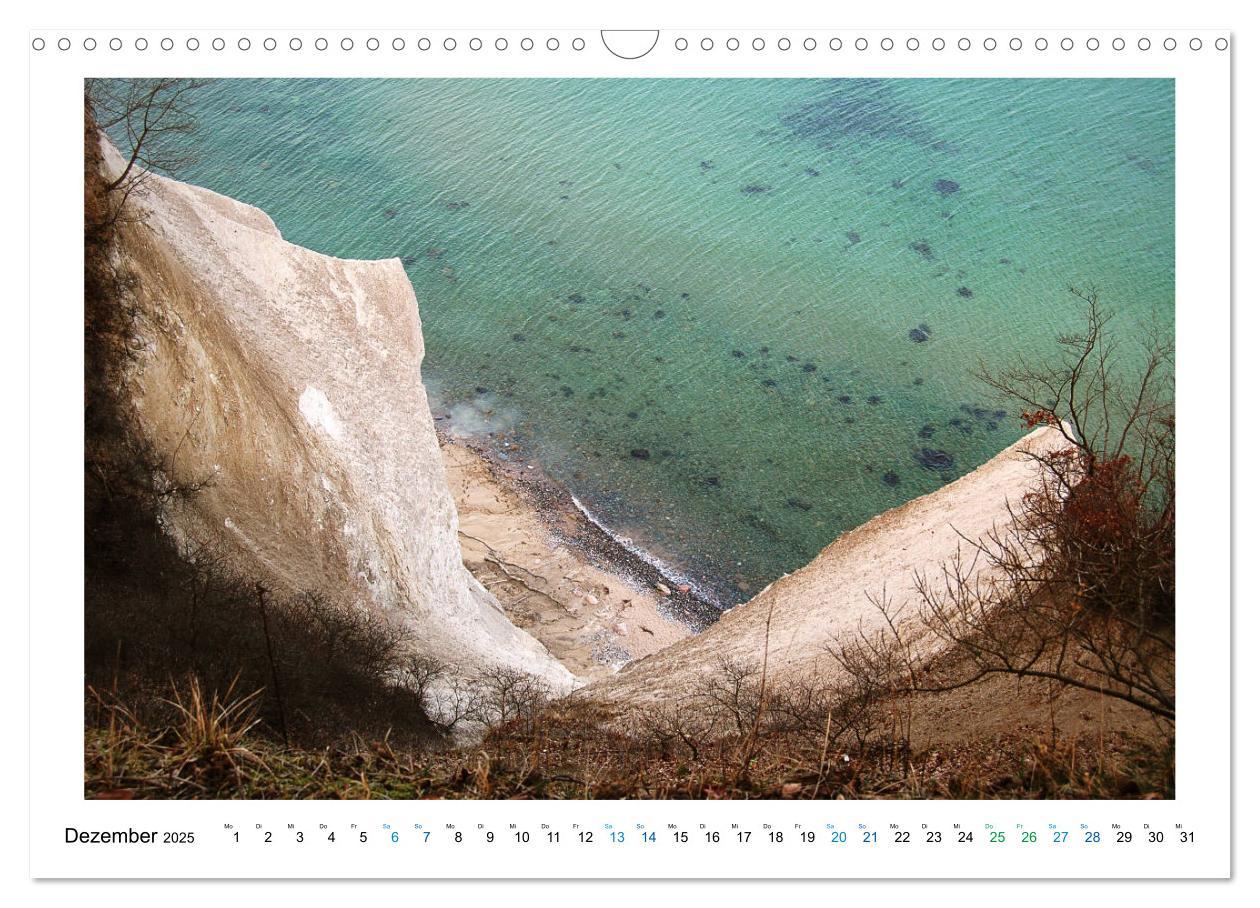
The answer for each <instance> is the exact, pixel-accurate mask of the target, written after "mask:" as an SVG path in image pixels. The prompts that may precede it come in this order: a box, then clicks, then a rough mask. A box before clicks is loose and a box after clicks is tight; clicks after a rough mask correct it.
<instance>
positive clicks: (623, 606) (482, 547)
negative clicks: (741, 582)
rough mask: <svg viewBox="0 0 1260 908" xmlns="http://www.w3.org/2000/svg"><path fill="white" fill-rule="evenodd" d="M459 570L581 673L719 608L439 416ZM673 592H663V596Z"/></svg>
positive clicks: (614, 666) (564, 494) (537, 476)
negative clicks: (466, 571) (454, 513)
mask: <svg viewBox="0 0 1260 908" xmlns="http://www.w3.org/2000/svg"><path fill="white" fill-rule="evenodd" d="M434 422H435V425H436V427H437V434H438V441H439V447H440V449H441V452H442V460H443V463H444V465H445V469H446V475H447V483H448V485H449V486H450V489H451V494H452V495H453V496H454V498H455V505H456V511H457V513H458V515H459V541H460V549H461V554H462V556H463V560H464V564H465V566H466V567H467V568H468V569H469V570H470V571H471V572H472V573H473V575H474V576H475V577H476V578H477V579H478V581H480V582H481V584H482V585H483V586H485V587H486V588H487V589H488V590H490V592H491V593H492V594H493V595H494V597H495V598H496V599H497V600H498V601H499V603H500V605H501V606H502V608H503V610H504V612H505V613H506V614H507V616H508V617H509V618H510V619H511V620H512V622H513V623H514V624H516V625H517V626H518V627H520V628H522V629H523V630H525V631H527V632H528V633H530V634H531V635H532V636H534V637H535V638H536V639H538V640H539V641H540V642H541V643H542V644H543V645H544V646H546V647H547V649H548V650H549V651H550V652H551V654H552V655H553V656H554V657H555V658H556V659H558V660H559V661H560V662H562V663H563V664H564V665H565V667H567V668H568V669H569V670H570V671H572V672H573V673H574V674H575V675H577V676H578V677H580V678H582V679H584V680H586V681H595V680H600V679H603V678H606V677H609V676H611V675H613V674H615V673H616V672H617V671H618V670H619V669H620V668H621V667H622V666H624V665H626V664H628V663H630V662H633V661H636V660H638V659H642V658H644V657H646V656H649V655H651V654H653V653H655V652H657V651H658V650H661V649H664V648H665V647H667V646H669V645H670V644H672V643H675V642H677V641H678V640H681V639H683V638H685V637H689V636H692V635H693V634H695V633H698V632H699V631H701V630H703V629H704V628H705V627H707V626H708V625H710V624H712V623H713V622H714V621H716V620H717V618H718V617H719V615H720V614H721V610H720V609H718V608H717V607H716V606H715V605H714V604H712V603H711V602H708V601H706V600H704V599H702V598H700V597H699V596H697V595H696V594H695V593H694V592H693V591H692V590H691V589H690V588H689V587H688V585H687V584H685V583H679V582H678V581H677V579H676V577H674V576H671V575H670V574H666V573H665V571H663V570H661V568H659V567H658V566H656V565H654V564H653V563H652V562H651V561H649V560H648V559H647V558H645V557H643V555H642V554H640V553H638V552H637V551H636V550H634V548H633V547H632V546H630V545H628V544H627V543H626V542H625V541H623V540H621V539H619V538H618V537H617V536H615V535H614V534H613V533H611V532H610V531H608V530H607V529H606V528H604V527H602V526H601V525H600V524H599V522H598V521H597V520H596V519H595V518H594V517H593V516H592V515H591V514H590V513H589V512H588V511H587V510H586V509H585V507H584V506H583V505H582V504H581V502H580V501H578V500H577V499H576V498H574V497H573V495H572V494H571V493H570V492H569V491H568V490H567V489H565V488H564V487H563V486H561V485H560V484H559V483H557V482H555V481H554V480H552V479H551V478H550V477H548V476H547V475H546V474H545V473H544V472H543V471H542V470H541V469H540V468H538V467H537V466H536V465H534V464H531V463H528V462H526V461H524V460H521V459H510V458H506V457H505V456H504V453H503V452H501V451H499V450H497V448H496V447H495V446H494V444H493V439H492V438H489V437H487V438H486V439H484V440H482V439H478V438H466V437H458V436H456V435H454V434H453V433H452V432H451V431H450V430H449V428H448V427H447V426H445V425H443V423H445V422H446V415H445V414H441V413H439V414H434ZM666 591H668V592H666Z"/></svg>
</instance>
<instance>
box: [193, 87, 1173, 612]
mask: <svg viewBox="0 0 1260 908" xmlns="http://www.w3.org/2000/svg"><path fill="white" fill-rule="evenodd" d="M196 113H197V115H198V118H199V120H200V131H199V132H198V134H197V136H196V143H197V147H198V149H199V152H200V155H201V159H200V161H199V163H198V164H197V165H195V166H194V167H192V168H190V169H188V170H187V171H185V172H183V173H181V174H180V175H179V176H180V177H181V178H183V179H186V180H189V181H191V182H195V183H199V184H201V185H205V186H208V187H210V188H212V189H215V190H217V191H219V192H222V193H225V194H227V195H230V196H233V197H236V198H239V199H242V200H244V201H247V202H249V203H251V204H254V205H257V206H259V207H261V208H263V209H264V210H266V211H267V212H268V213H269V214H270V215H271V216H272V217H273V218H274V219H275V221H276V223H277V224H278V225H279V227H280V229H281V230H282V231H283V233H284V235H285V237H286V238H288V239H289V240H291V241H293V242H295V243H299V244H301V245H303V246H308V247H311V248H313V249H317V250H319V251H321V252H325V253H328V254H332V255H337V256H344V257H352V258H379V257H388V256H399V257H401V258H402V259H403V261H404V263H405V265H406V268H407V272H408V274H409V275H410V276H411V279H412V281H413V283H414V284H415V288H416V295H417V297H418V299H419V304H420V314H421V318H422V320H423V325H424V334H425V340H426V345H427V350H428V353H427V358H426V361H425V369H424V380H425V383H426V385H427V386H428V388H429V390H430V393H431V395H432V398H433V401H434V409H435V410H437V411H439V412H441V413H447V414H450V417H451V419H450V421H449V423H448V425H453V426H454V427H455V428H456V430H457V431H462V432H466V433H484V432H502V433H504V439H505V440H507V441H511V442H514V443H516V444H519V445H520V448H521V455H522V456H527V457H529V458H532V459H534V460H536V461H537V462H538V463H539V464H541V465H542V466H543V467H544V468H545V469H546V471H547V472H548V473H549V474H550V475H551V476H552V477H553V478H554V479H556V480H557V481H559V482H561V483H563V484H564V485H565V486H567V487H568V488H569V489H570V490H571V492H572V493H573V494H574V495H576V496H577V497H578V498H579V499H580V500H581V502H582V503H583V504H584V505H585V506H586V507H587V508H589V509H590V511H591V512H592V513H593V514H594V515H595V516H596V517H597V518H598V519H599V520H600V521H601V522H603V523H604V524H606V525H607V526H609V527H611V528H612V529H613V530H615V531H616V532H617V533H620V534H622V535H624V536H627V537H629V538H630V539H632V540H634V541H635V542H636V544H638V545H639V546H640V547H641V548H643V549H645V550H646V551H649V552H651V553H653V554H654V555H655V556H656V557H658V558H660V559H662V560H663V561H665V562H666V563H668V564H670V565H672V566H674V567H675V568H676V569H677V570H678V571H679V572H680V574H685V575H687V576H688V577H690V578H692V579H693V580H695V581H698V582H699V583H700V584H702V585H704V586H705V587H707V588H708V589H710V590H712V591H713V592H714V593H715V594H716V595H718V596H719V597H720V598H721V599H722V601H723V602H724V603H726V604H729V603H731V602H733V601H738V600H740V599H743V598H747V596H748V595H750V594H751V593H753V592H755V591H756V590H757V589H759V588H760V587H761V586H762V585H764V584H765V583H766V582H768V581H770V580H772V579H773V578H774V577H776V576H778V575H779V574H781V573H783V572H785V571H789V570H792V569H794V568H796V567H798V566H800V565H802V564H804V563H805V562H806V561H808V560H809V559H810V558H812V557H813V556H814V555H815V554H816V553H817V552H818V551H819V550H820V549H821V548H822V547H823V546H825V545H826V544H827V543H829V542H830V541H831V540H833V539H834V538H835V537H836V536H837V535H838V534H839V533H841V532H842V531H844V530H846V529H849V528H852V527H854V526H856V525H858V524H860V523H861V522H863V521H864V520H866V519H868V518H870V517H872V516H873V515H875V514H878V513H880V512H882V511H884V510H887V509H888V508H890V507H893V506H895V505H898V504H901V503H903V502H905V501H907V500H909V499H910V498H913V497H915V496H917V495H920V494H923V493H925V492H928V491H931V490H932V489H935V488H938V487H939V486H940V485H941V484H942V483H944V482H946V481H948V480H950V479H952V478H955V477H957V476H959V475H961V474H963V473H965V472H966V471H968V470H971V469H973V468H974V467H976V466H977V465H979V464H980V463H982V462H984V461H985V460H987V459H988V458H989V457H991V456H992V455H993V454H994V453H995V452H996V451H998V450H999V449H1000V448H1002V447H1004V446H1005V445H1007V444H1009V443H1010V442H1012V441H1013V440H1014V439H1015V438H1017V437H1018V436H1019V434H1020V433H1021V428H1020V425H1019V421H1018V418H1017V414H1016V413H1014V412H1007V411H1008V410H1010V409H1011V408H1010V405H1009V404H1004V403H1002V402H1000V401H995V400H993V399H991V398H989V397H987V396H986V394H985V392H984V390H983V389H982V388H981V386H980V385H979V383H978V382H977V381H976V380H975V378H974V377H973V376H972V370H973V369H974V368H975V367H976V366H977V365H978V363H979V362H980V361H981V360H985V361H987V362H989V363H992V364H996V365H1000V364H1002V363H1003V362H1004V361H1007V360H1009V358H1010V357H1011V356H1012V355H1014V354H1015V353H1016V352H1021V353H1027V354H1032V355H1036V354H1038V353H1045V352H1048V351H1049V350H1050V349H1051V348H1052V347H1053V340H1054V337H1055V335H1056V333H1057V332H1059V331H1062V330H1065V329H1070V328H1072V327H1074V326H1075V325H1076V319H1075V316H1076V313H1077V308H1076V307H1075V306H1074V304H1073V300H1072V298H1071V297H1070V296H1069V295H1068V294H1067V293H1066V292H1065V291H1066V288H1067V287H1068V286H1069V285H1078V286H1079V285H1093V286H1096V287H1097V288H1098V289H1099V290H1100V291H1101V293H1102V295H1103V300H1104V303H1105V304H1106V305H1107V306H1108V307H1109V308H1111V309H1113V310H1114V311H1115V313H1116V321H1115V323H1114V324H1115V325H1116V327H1117V329H1118V330H1119V331H1121V332H1125V331H1132V332H1133V333H1134V334H1135V335H1136V333H1137V329H1139V328H1141V327H1143V326H1145V325H1146V324H1148V323H1150V322H1155V323H1157V324H1162V325H1164V326H1165V327H1171V325H1172V320H1173V299H1174V272H1173V216H1174V212H1173V189H1174V141H1173V136H1174V133H1173V83H1172V82H1171V81H1166V80H1037V79H1012V80H891V81H866V80H862V81H855V80H842V81H815V80H808V81H804V80H712V81H705V80H615V81H614V80H609V81H594V80H427V81H422V80H338V81H296V80H283V81H281V80H277V81H240V80H228V81H221V82H218V83H215V84H214V85H212V86H211V87H209V88H207V89H205V90H203V91H202V92H201V94H200V96H199V97H198V99H197V102H196Z"/></svg>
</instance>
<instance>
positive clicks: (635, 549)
mask: <svg viewBox="0 0 1260 908" xmlns="http://www.w3.org/2000/svg"><path fill="white" fill-rule="evenodd" d="M569 500H570V501H572V502H573V505H574V507H576V508H577V509H578V510H579V511H581V512H582V516H583V517H585V518H586V519H587V520H589V521H590V522H591V523H592V524H594V525H595V526H596V527H598V528H599V530H600V532H602V533H603V534H604V535H605V536H607V537H608V538H609V539H611V540H613V541H614V542H615V543H617V545H619V546H621V547H622V548H623V549H625V550H626V551H627V552H629V553H630V554H631V555H634V557H636V558H638V559H639V560H640V561H643V562H646V563H647V564H650V565H652V567H654V568H656V570H658V571H659V572H660V573H661V575H662V576H663V577H665V578H667V579H668V580H670V581H671V582H672V583H673V584H674V585H675V586H687V587H690V588H691V594H692V595H694V596H695V597H696V598H697V599H699V600H701V601H702V602H704V603H706V604H707V605H711V606H713V607H714V608H716V609H717V610H718V611H725V609H724V608H722V601H721V599H719V598H718V595H717V593H715V592H714V591H713V590H711V589H709V588H708V587H706V586H705V585H704V584H702V583H696V582H695V581H694V580H692V579H691V578H690V577H688V576H687V575H686V574H683V573H682V572H680V571H678V570H676V569H675V568H672V567H670V566H669V565H668V564H666V563H665V562H663V561H661V559H659V558H657V557H656V556H655V555H653V554H652V553H651V552H648V551H646V550H644V549H642V548H640V547H639V546H637V545H635V544H634V542H632V541H631V540H629V539H627V538H626V537H625V536H622V535H620V534H618V533H614V532H613V531H612V530H610V529H609V528H608V527H606V526H605V525H604V524H603V523H602V522H600V519H599V518H598V517H596V516H595V515H594V514H593V513H591V510H590V508H588V507H587V506H586V505H584V504H582V502H581V501H580V500H579V499H578V497H577V496H576V495H573V494H570V495H569Z"/></svg>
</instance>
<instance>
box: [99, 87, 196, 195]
mask: <svg viewBox="0 0 1260 908" xmlns="http://www.w3.org/2000/svg"><path fill="white" fill-rule="evenodd" d="M208 84H209V82H208V80H205V79H173V78H167V79H89V80H87V83H86V103H87V106H88V109H89V110H90V112H91V114H92V117H93V118H94V120H95V123H96V126H97V127H98V128H99V129H100V130H101V131H102V132H104V133H107V134H109V135H111V136H112V137H113V138H114V139H115V140H116V141H117V143H118V146H119V152H120V153H121V154H122V157H123V161H124V166H123V170H122V171H121V172H120V173H119V174H118V175H117V176H115V177H114V178H113V179H112V180H110V181H109V182H108V183H107V184H106V191H107V192H108V193H109V194H110V196H111V201H112V209H113V212H114V217H115V218H116V217H117V215H118V213H119V212H121V211H122V210H123V209H124V207H125V205H126V202H127V200H128V198H129V197H130V196H131V195H132V194H133V193H134V192H135V191H136V190H137V189H138V188H140V186H142V185H143V183H144V181H145V180H146V179H147V178H148V176H149V174H150V173H152V172H154V171H157V172H161V173H166V174H178V173H179V172H180V171H181V170H182V169H184V168H185V167H188V166H190V165H191V164H193V163H195V162H196V159H197V158H196V154H195V152H194V149H193V146H192V144H191V143H190V142H188V141H187V139H188V137H189V136H190V135H191V134H192V133H193V132H194V131H195V130H196V128H197V121H196V119H195V117H193V115H192V113H191V109H190V103H189V102H190V101H191V96H192V94H193V92H195V91H197V90H198V89H200V88H203V87H205V86H206V85H208Z"/></svg>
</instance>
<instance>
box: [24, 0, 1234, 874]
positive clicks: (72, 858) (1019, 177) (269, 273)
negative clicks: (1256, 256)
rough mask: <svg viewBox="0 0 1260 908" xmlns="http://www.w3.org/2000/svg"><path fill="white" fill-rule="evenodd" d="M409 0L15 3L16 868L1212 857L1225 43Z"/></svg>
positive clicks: (1179, 34)
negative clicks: (23, 693) (20, 649)
mask: <svg viewBox="0 0 1260 908" xmlns="http://www.w3.org/2000/svg"><path fill="white" fill-rule="evenodd" d="M766 13H767V21H770V22H772V21H773V17H774V11H773V10H767V11H766ZM350 14H351V15H353V11H350ZM211 15H212V13H211ZM225 18H226V17H225ZM399 18H406V19H410V20H411V21H412V22H413V24H411V25H395V26H390V25H388V24H385V25H377V26H372V27H357V26H356V27H344V28H331V27H308V26H304V25H301V24H300V23H296V22H295V24H293V25H289V26H284V25H280V26H270V25H269V26H268V27H254V26H252V25H249V24H248V23H245V24H244V25H241V24H237V25H235V26H232V25H218V26H197V27H178V28H163V27H157V26H137V27H131V26H121V25H119V26H115V25H108V24H106V25H98V26H93V27H70V26H47V27H43V26H36V27H34V28H31V29H30V31H29V33H28V34H27V38H26V54H27V64H28V66H29V129H30V157H29V177H28V178H29V185H30V207H29V219H30V237H29V239H30V266H29V280H30V308H29V319H30V401H29V403H30V414H31V416H30V452H31V460H30V490H31V499H30V500H31V512H30V578H31V585H30V590H31V592H30V599H29V619H30V684H31V713H30V715H31V720H30V748H31V751H30V752H31V761H30V792H31V815H30V833H29V847H30V854H31V862H30V872H31V874H32V875H33V876H34V877H37V878H67V877H72V878H170V879H178V878H189V877H195V878H206V877H223V878H251V877H253V878H385V877H398V878H443V879H494V878H513V879H522V878H590V879H604V878H621V877H628V876H636V877H652V878H706V879H713V878H746V879H767V878H793V879H795V878H829V879H830V878H875V879H888V878H892V879H907V878H936V879H940V878H1008V879H1027V878H1045V877H1063V878H1153V877H1155V878H1221V877H1228V876H1230V874H1231V858H1230V855H1231V798H1232V792H1231V785H1230V780H1231V761H1230V753H1231V746H1232V744H1231V741H1232V738H1231V696H1232V693H1231V665H1230V656H1231V630H1230V629H1231V585H1230V572H1231V563H1230V552H1231V530H1230V485H1229V482H1230V480H1229V476H1230V473H1231V466H1230V451H1229V448H1228V443H1227V442H1228V437H1229V427H1230V419H1231V412H1230V388H1231V385H1230V382H1231V336H1230V317H1231V316H1230V313H1231V309H1230V293H1231V284H1230V275H1231V260H1230V248H1231V247H1230V243H1231V233H1230V230H1231V227H1230V191H1231V183H1230V179H1231V176H1230V175H1231V133H1230V111H1231V86H1230V72H1231V51H1232V43H1233V36H1232V35H1231V33H1230V32H1229V31H1228V30H1227V29H1224V28H1206V27H1204V28H1154V27H1146V26H1141V25H1138V24H1134V25H1130V26H1125V27H1107V28H1102V27H1094V26H1080V25H1073V24H1072V23H1071V22H1064V23H1061V24H1059V25H1055V24H1053V23H1052V22H1051V23H1049V24H1046V25H1045V26H1044V27H1036V28H1031V27H1028V28H1006V29H998V28H986V27H970V26H962V25H953V26H946V27H940V26H937V25H932V24H931V23H927V24H924V25H921V26H911V25H904V24H903V25H897V26H895V27H886V28H879V27H824V26H822V25H819V26H813V27H810V26H805V25H801V24H799V23H798V24H794V25H790V26H783V27H776V26H774V25H773V24H770V25H766V26H763V27H757V28H752V27H747V26H739V27H730V26H727V25H724V24H723V22H721V21H717V20H711V24H703V22H704V21H705V20H694V21H699V22H701V23H702V24H698V25H687V26H685V27H660V28H656V27H652V28H641V29H624V28H608V27H602V28H601V27H599V23H596V24H595V25H594V26H591V25H590V24H589V23H590V21H591V16H590V15H589V14H588V15H587V16H586V17H585V18H584V19H582V20H574V23H573V24H571V25H563V24H557V23H555V22H554V21H552V22H551V23H550V24H546V25H537V26H533V25H529V24H528V23H526V24H524V25H522V22H521V19H520V18H519V17H517V18H512V19H505V20H502V23H501V25H495V24H494V23H493V22H490V23H486V22H484V21H477V20H473V21H470V22H469V24H468V25H467V26H466V27H446V26H442V27H436V26H425V25H423V24H421V25H416V24H414V22H415V20H416V17H415V16H407V17H404V16H401V15H400V16H399ZM612 18H613V19H615V18H616V17H612ZM818 18H819V20H820V21H821V20H824V19H825V18H826V17H821V16H820V17H818ZM1051 18H1053V17H1051ZM231 21H237V22H238V23H239V21H240V20H231ZM680 21H687V20H686V19H681V20H680ZM583 23H586V24H583ZM606 24H607V25H617V24H619V23H618V22H616V21H610V22H608V23H606ZM647 24H653V23H647ZM655 24H661V25H664V24H665V23H663V22H658V23H655ZM80 251H81V252H80ZM80 356H81V357H82V358H81V360H80ZM80 366H81V367H80ZM1177 429H1181V432H1180V435H1178V433H1177ZM80 462H81V463H82V476H83V480H82V483H80V481H79V469H80ZM1177 481H1180V482H1181V485H1182V491H1183V493H1185V494H1183V496H1182V507H1181V518H1182V523H1181V524H1180V525H1178V524H1177V523H1176V516H1177V511H1176V483H1177ZM1178 526H1180V532H1178V529H1177V528H1178ZM80 530H81V532H80ZM80 537H81V539H82V556H80V549H79V545H80ZM1179 590H1180V591H1181V592H1182V593H1183V598H1184V599H1185V604H1184V605H1183V608H1182V610H1181V611H1180V612H1179V611H1178V604H1179V602H1178V592H1179ZM1178 646H1180V650H1178ZM1178 704H1180V706H1181V708H1182V712H1181V714H1180V717H1178V714H1177V712H1176V709H1177V706H1178ZM1178 718H1180V724H1179V723H1178V721H1177V720H1178Z"/></svg>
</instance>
